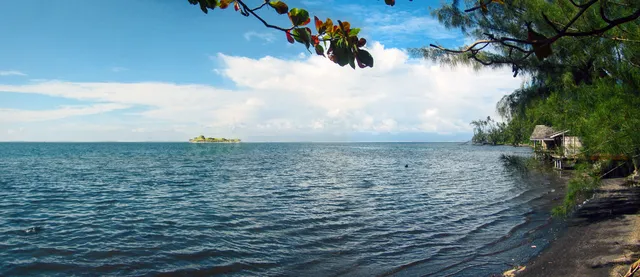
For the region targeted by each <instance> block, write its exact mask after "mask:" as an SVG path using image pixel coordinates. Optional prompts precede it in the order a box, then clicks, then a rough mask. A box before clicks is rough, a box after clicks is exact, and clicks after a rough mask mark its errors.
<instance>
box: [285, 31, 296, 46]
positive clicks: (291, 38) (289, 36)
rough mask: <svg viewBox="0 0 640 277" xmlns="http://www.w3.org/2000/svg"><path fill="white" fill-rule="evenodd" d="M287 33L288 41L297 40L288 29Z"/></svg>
mask: <svg viewBox="0 0 640 277" xmlns="http://www.w3.org/2000/svg"><path fill="white" fill-rule="evenodd" d="M285 33H286V34H287V41H289V43H291V44H293V43H294V42H295V41H294V40H293V36H291V33H289V31H286V32H285Z"/></svg>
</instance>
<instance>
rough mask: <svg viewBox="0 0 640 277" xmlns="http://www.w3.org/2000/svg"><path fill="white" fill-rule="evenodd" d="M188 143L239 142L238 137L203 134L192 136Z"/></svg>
mask: <svg viewBox="0 0 640 277" xmlns="http://www.w3.org/2000/svg"><path fill="white" fill-rule="evenodd" d="M189 142H190V143H240V139H227V138H207V137H205V136H203V135H200V136H198V137H195V138H192V139H190V140H189Z"/></svg>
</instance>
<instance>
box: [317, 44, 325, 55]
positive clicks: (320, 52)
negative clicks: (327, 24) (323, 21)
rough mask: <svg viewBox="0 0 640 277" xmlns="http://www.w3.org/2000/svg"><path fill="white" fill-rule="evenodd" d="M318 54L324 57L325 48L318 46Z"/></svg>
mask: <svg viewBox="0 0 640 277" xmlns="http://www.w3.org/2000/svg"><path fill="white" fill-rule="evenodd" d="M316 54H318V55H320V56H324V47H322V45H320V44H318V45H316Z"/></svg>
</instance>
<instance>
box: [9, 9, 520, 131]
mask: <svg viewBox="0 0 640 277" xmlns="http://www.w3.org/2000/svg"><path fill="white" fill-rule="evenodd" d="M245 2H246V3H248V4H251V3H252V4H256V5H257V4H259V3H261V2H262V0H246V1H245ZM286 2H287V4H288V5H289V7H291V8H293V7H299V8H305V9H307V10H309V12H310V14H311V15H312V16H313V15H316V16H318V17H319V18H321V19H322V20H324V19H326V18H327V17H329V18H332V19H333V21H334V22H336V21H337V20H338V19H341V20H343V21H349V22H350V23H351V25H352V27H360V28H361V29H362V31H361V33H360V36H361V37H365V38H366V39H367V41H368V43H367V47H366V48H367V49H368V50H369V51H370V52H371V53H372V55H373V56H374V59H375V66H374V68H367V69H357V70H353V69H351V68H350V67H348V66H347V67H340V66H338V65H336V64H334V63H332V62H331V61H329V60H328V59H326V58H324V57H322V56H317V55H315V53H314V54H311V53H309V52H308V51H307V50H306V48H305V47H304V46H303V45H301V44H293V45H292V44H289V43H288V42H287V40H286V37H285V35H284V34H283V33H282V32H280V31H277V30H272V29H267V28H265V27H264V26H263V25H262V23H260V22H259V21H258V20H257V19H255V18H247V17H243V16H242V15H240V14H239V13H237V12H235V11H234V10H233V9H227V10H218V9H216V10H214V11H210V12H209V14H204V13H203V12H202V11H201V10H200V8H199V7H198V6H193V5H190V4H189V3H188V1H187V0H182V1H181V0H175V1H173V0H172V1H162V0H136V1H130V0H110V1H84V0H65V1H51V2H47V4H46V5H44V2H43V1H18V0H6V1H0V38H2V40H1V41H2V42H1V43H0V141H186V140H188V139H189V138H191V137H195V136H198V135H201V134H202V135H205V136H208V137H227V138H240V139H242V140H243V141H256V142H258V141H466V140H469V139H470V137H471V134H472V128H471V126H470V125H469V122H470V121H471V120H474V119H478V118H484V117H486V116H488V115H489V116H492V117H493V116H495V115H496V114H495V104H496V102H497V101H498V100H499V99H500V98H501V97H502V96H503V95H505V94H508V93H510V92H512V91H513V90H514V89H516V88H518V87H520V85H521V83H522V79H519V78H513V77H512V75H511V72H510V70H508V69H503V70H490V69H483V70H481V71H474V70H472V69H470V68H466V67H457V68H449V67H443V66H441V65H437V64H434V63H432V62H429V61H426V60H423V59H420V58H418V57H412V56H411V55H409V54H408V52H407V49H408V48H411V47H422V46H426V45H428V44H430V43H436V44H441V45H444V46H449V47H455V46H460V45H463V44H464V43H465V41H468V39H467V38H465V37H464V36H463V35H462V34H461V33H460V32H459V31H456V30H447V29H445V28H444V27H442V26H440V24H439V23H438V22H437V20H435V19H434V18H432V17H431V16H430V15H429V13H430V7H437V6H438V5H439V4H440V0H421V1H413V2H409V1H403V0H399V1H396V2H397V4H396V5H395V6H394V7H389V6H387V5H385V4H384V1H381V0H333V1H331V0H323V1H319V0H291V1H286ZM260 14H261V15H263V16H264V18H265V19H266V20H268V21H269V22H271V23H274V24H277V25H281V26H285V27H289V25H288V23H289V22H288V18H287V17H286V16H285V15H282V16H279V15H277V14H276V13H275V12H274V11H273V10H269V9H264V10H261V11H260ZM289 24H290V23H289Z"/></svg>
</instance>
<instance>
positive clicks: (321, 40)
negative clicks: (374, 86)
mask: <svg viewBox="0 0 640 277" xmlns="http://www.w3.org/2000/svg"><path fill="white" fill-rule="evenodd" d="M386 2H387V3H390V2H392V3H393V4H394V3H395V1H390V0H386ZM189 3H191V4H192V5H199V6H200V9H201V10H202V12H204V13H206V14H208V13H209V10H215V9H216V8H219V9H226V8H228V7H230V6H233V7H234V9H235V11H237V12H239V13H240V14H241V15H243V16H245V17H255V18H256V19H258V20H259V21H260V22H262V23H263V24H264V26H265V27H267V28H271V29H275V30H278V31H281V32H283V33H284V35H285V37H286V39H287V41H289V43H292V44H293V43H296V42H298V43H300V44H303V45H304V46H305V47H306V48H307V50H309V49H310V48H311V47H313V49H314V51H315V53H316V54H318V55H320V56H324V57H327V58H329V59H330V60H331V61H333V62H334V63H336V64H338V65H340V66H345V65H347V64H348V65H350V66H351V67H352V68H354V69H355V68H356V64H357V65H358V66H359V67H360V68H365V67H373V57H372V56H371V54H370V53H369V52H368V51H367V50H365V49H363V47H364V46H365V45H366V43H367V41H366V39H364V38H358V34H359V33H360V29H359V28H352V27H351V24H350V23H349V22H347V21H340V20H338V24H335V25H334V23H333V21H332V20H331V19H329V18H327V19H326V20H325V21H321V20H320V19H319V18H318V17H316V16H314V18H313V21H314V25H315V33H314V32H313V31H312V30H311V28H309V27H306V26H307V25H308V24H309V23H311V17H310V16H309V12H308V11H306V10H304V9H300V8H293V9H289V6H287V4H286V3H284V2H283V1H268V0H267V1H264V2H263V3H262V4H260V5H258V6H256V7H255V8H250V7H249V6H248V5H247V4H246V3H245V1H243V0H189ZM265 8H271V9H273V10H274V11H275V12H276V13H278V14H280V15H285V14H286V15H287V16H288V17H289V20H290V21H291V26H289V27H280V26H276V25H272V24H269V23H268V22H267V21H266V20H265V19H264V18H262V17H261V16H260V15H259V14H258V13H257V11H258V10H262V9H265ZM327 46H328V48H327V49H326V53H325V48H326V47H327ZM309 52H311V51H310V50H309Z"/></svg>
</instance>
